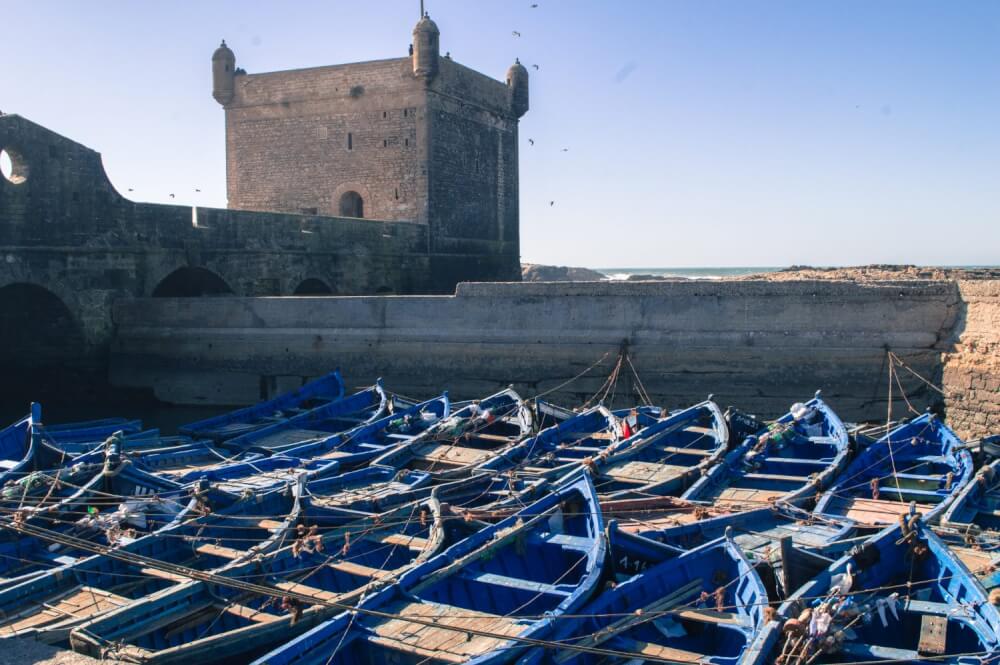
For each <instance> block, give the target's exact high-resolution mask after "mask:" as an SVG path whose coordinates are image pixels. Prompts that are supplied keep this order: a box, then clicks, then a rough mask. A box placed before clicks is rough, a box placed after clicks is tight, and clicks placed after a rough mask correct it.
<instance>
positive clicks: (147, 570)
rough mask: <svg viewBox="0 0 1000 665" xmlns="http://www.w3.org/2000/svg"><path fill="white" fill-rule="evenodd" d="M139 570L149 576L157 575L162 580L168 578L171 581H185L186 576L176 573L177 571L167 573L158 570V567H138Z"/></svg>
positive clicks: (186, 579)
mask: <svg viewBox="0 0 1000 665" xmlns="http://www.w3.org/2000/svg"><path fill="white" fill-rule="evenodd" d="M139 572H140V573H142V574H143V575H149V576H150V577H159V578H160V579H162V580H170V581H171V582H187V581H188V578H187V577H184V576H183V575H178V574H177V573H168V572H167V571H165V570H160V569H159V568H140V569H139Z"/></svg>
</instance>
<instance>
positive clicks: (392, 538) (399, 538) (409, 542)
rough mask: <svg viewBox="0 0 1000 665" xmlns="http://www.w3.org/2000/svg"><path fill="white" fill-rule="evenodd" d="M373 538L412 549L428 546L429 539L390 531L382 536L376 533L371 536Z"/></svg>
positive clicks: (380, 541) (419, 549)
mask: <svg viewBox="0 0 1000 665" xmlns="http://www.w3.org/2000/svg"><path fill="white" fill-rule="evenodd" d="M370 539H371V540H374V541H376V542H379V543H383V544H385V545H398V546H400V547H409V548H410V549H411V550H417V551H422V550H424V549H425V548H426V547H427V539H426V538H421V537H419V536H407V535H406V534H404V533H390V534H388V535H384V536H380V535H378V534H375V535H373V536H371V538H370Z"/></svg>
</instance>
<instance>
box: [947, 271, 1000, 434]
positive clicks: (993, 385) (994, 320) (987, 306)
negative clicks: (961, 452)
mask: <svg viewBox="0 0 1000 665" xmlns="http://www.w3.org/2000/svg"><path fill="white" fill-rule="evenodd" d="M958 290H959V293H960V294H961V300H962V303H963V308H962V313H961V317H960V318H959V320H958V321H957V322H956V325H955V328H954V330H953V331H952V334H951V336H950V337H949V339H948V343H949V346H950V350H949V351H948V352H946V353H945V354H944V355H943V357H942V372H941V376H942V381H941V382H942V385H943V387H944V392H945V395H944V403H945V408H946V411H947V414H948V422H949V424H951V426H952V427H954V428H955V430H956V431H957V432H958V433H959V434H960V435H962V436H966V437H973V436H983V435H988V434H1000V281H996V280H983V281H960V282H958Z"/></svg>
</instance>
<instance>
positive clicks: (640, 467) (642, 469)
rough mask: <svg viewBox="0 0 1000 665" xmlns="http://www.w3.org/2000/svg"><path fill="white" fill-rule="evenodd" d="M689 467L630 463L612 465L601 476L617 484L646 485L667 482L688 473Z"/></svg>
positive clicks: (638, 462) (654, 463) (653, 463)
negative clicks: (611, 479) (612, 479)
mask: <svg viewBox="0 0 1000 665" xmlns="http://www.w3.org/2000/svg"><path fill="white" fill-rule="evenodd" d="M690 470H691V468H690V467H686V466H675V465H672V464H658V463H656V462H640V461H631V462H624V463H622V464H613V465H611V466H610V467H608V468H607V469H605V470H604V472H603V473H602V475H605V476H607V477H608V478H614V479H615V480H617V481H619V482H625V483H629V482H631V483H636V484H642V485H646V484H648V483H654V482H658V481H664V482H665V481H667V480H672V479H674V478H677V477H678V476H680V475H682V474H684V473H686V472H688V471H690Z"/></svg>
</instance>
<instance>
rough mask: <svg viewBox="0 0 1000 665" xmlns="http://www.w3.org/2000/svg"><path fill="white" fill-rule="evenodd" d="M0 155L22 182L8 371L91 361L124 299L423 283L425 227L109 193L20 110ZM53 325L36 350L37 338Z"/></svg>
mask: <svg viewBox="0 0 1000 665" xmlns="http://www.w3.org/2000/svg"><path fill="white" fill-rule="evenodd" d="M0 148H2V149H5V150H7V151H8V153H10V154H12V155H14V156H15V159H16V160H17V168H20V169H21V171H22V172H23V173H24V174H25V177H24V179H23V181H22V182H13V181H11V180H8V179H6V178H0V316H2V317H3V323H4V326H3V334H2V336H0V355H2V356H3V359H5V360H7V361H9V362H15V363H19V362H23V363H26V364H27V365H29V366H35V367H37V366H38V365H39V364H44V363H43V362H41V361H42V360H44V358H40V357H39V354H40V353H41V354H42V355H44V356H47V357H50V358H51V360H53V361H55V362H62V360H69V361H72V362H81V363H83V364H87V363H92V362H97V361H98V359H99V358H100V356H101V354H102V353H103V351H104V350H106V348H107V345H108V344H109V343H110V337H111V333H112V321H111V305H112V302H114V301H115V300H116V299H121V298H135V297H142V296H151V295H200V294H204V293H227V292H229V293H232V294H235V295H239V296H279V295H292V294H294V293H295V292H296V290H297V289H298V288H299V287H300V285H302V284H303V283H304V282H306V280H310V283H311V284H313V285H321V287H320V290H322V291H327V292H329V293H333V294H357V293H376V292H395V293H421V292H425V291H426V290H427V289H429V288H430V283H429V271H430V268H429V266H430V261H429V257H428V255H427V244H428V238H427V227H426V226H425V225H423V224H417V223H413V222H405V221H373V220H363V219H338V218H330V217H320V216H315V215H293V214H278V213H260V212H244V211H238V210H222V209H214V208H198V209H197V212H196V217H195V213H194V212H193V211H192V209H191V208H188V207H183V206H169V205H154V204H145V203H136V202H134V201H130V200H128V199H126V198H124V197H123V196H121V194H119V193H118V192H117V191H116V190H115V188H114V186H113V185H112V184H111V183H110V181H109V180H108V178H107V176H106V174H105V172H104V168H103V166H102V164H101V157H100V155H99V154H98V153H96V152H94V151H93V150H90V149H89V148H86V147H85V146H82V145H80V144H79V143H75V142H73V141H70V140H69V139H67V138H65V137H63V136H60V135H58V134H56V133H54V132H52V131H50V130H48V129H45V128H44V127H41V126H39V125H37V124H35V123H32V122H30V121H28V120H26V119H24V118H22V117H20V116H17V115H5V116H2V117H0ZM16 179H17V178H15V180H16ZM195 222H196V223H197V225H196V224H195ZM45 302H50V303H51V307H48V308H47V309H46V308H45V307H41V305H39V303H42V304H44V303H45ZM29 305H30V308H34V309H30V308H29V309H25V308H26V307H28V306H29ZM53 326H55V327H60V329H59V330H57V331H55V332H54V334H53V338H52V339H51V340H49V343H47V344H45V345H43V346H44V347H45V348H42V349H39V348H38V346H39V345H38V344H37V343H36V342H37V341H38V340H37V337H38V335H39V334H41V333H40V332H39V331H44V330H51V329H52V328H53ZM29 330H31V331H34V332H28V331H29ZM102 366H103V365H102Z"/></svg>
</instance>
